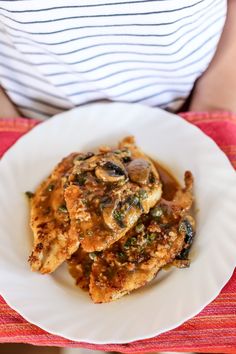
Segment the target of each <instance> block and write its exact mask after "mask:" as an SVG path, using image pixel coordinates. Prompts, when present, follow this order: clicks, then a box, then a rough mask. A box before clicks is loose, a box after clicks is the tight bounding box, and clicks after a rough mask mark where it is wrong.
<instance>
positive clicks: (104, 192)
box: [29, 137, 195, 303]
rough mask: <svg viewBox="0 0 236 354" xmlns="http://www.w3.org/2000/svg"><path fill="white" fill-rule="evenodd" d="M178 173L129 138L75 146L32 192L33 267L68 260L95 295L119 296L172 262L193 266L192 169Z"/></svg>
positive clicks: (45, 268)
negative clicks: (82, 148)
mask: <svg viewBox="0 0 236 354" xmlns="http://www.w3.org/2000/svg"><path fill="white" fill-rule="evenodd" d="M184 181H185V186H184V188H181V187H180V186H179V185H178V183H177V182H176V180H175V179H174V178H173V176H172V175H171V174H169V173H168V172H167V171H166V170H165V169H164V168H163V167H162V166H160V165H159V164H157V163H156V162H155V161H153V160H151V159H150V158H149V157H148V156H147V155H145V153H143V152H142V151H141V150H140V149H139V148H138V147H137V146H136V144H135V141H134V138H133V137H126V138H124V139H123V140H122V141H121V142H120V143H119V145H118V147H116V148H111V147H108V146H102V147H100V149H99V151H98V152H96V153H95V152H88V153H72V154H70V155H69V156H68V157H66V158H64V159H63V160H62V161H61V162H60V163H59V164H58V165H57V166H56V167H55V169H54V170H53V172H52V173H51V175H50V176H49V177H48V178H47V179H45V181H43V182H42V183H41V185H40V186H39V187H38V188H37V190H36V192H35V193H34V194H33V195H31V198H30V200H31V202H30V204H31V221H30V224H31V228H32V231H33V234H34V245H33V251H32V254H31V256H30V257H29V263H30V266H31V269H32V270H33V271H39V272H41V273H52V272H53V271H54V270H55V269H56V268H57V267H58V266H59V265H60V264H62V263H63V262H64V261H66V260H67V264H68V270H69V273H70V274H71V275H72V277H73V278H74V279H75V280H76V285H78V286H79V287H80V288H81V289H83V290H86V291H88V292H89V294H90V296H91V298H92V301H93V302H94V303H104V302H110V301H113V300H116V299H118V298H120V297H122V296H123V295H125V294H128V293H130V292H131V291H133V290H135V289H138V288H140V287H142V286H144V285H145V284H147V283H148V282H150V281H151V280H152V279H153V278H154V277H155V275H156V274H157V273H158V271H159V270H160V269H162V268H163V267H164V266H166V265H168V264H173V265H175V266H177V267H179V268H183V267H188V266H189V264H190V260H189V258H188V254H189V250H190V247H191V244H192V242H193V238H194V235H195V221H194V218H193V216H192V214H191V208H192V204H193V176H192V174H191V172H189V171H187V172H185V176H184Z"/></svg>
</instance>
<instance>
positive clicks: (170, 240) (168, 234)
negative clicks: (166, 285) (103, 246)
mask: <svg viewBox="0 0 236 354" xmlns="http://www.w3.org/2000/svg"><path fill="white" fill-rule="evenodd" d="M192 182H193V178H192V175H191V174H190V173H189V172H187V173H186V174H185V188H184V189H182V190H181V189H180V190H178V191H177V193H176V196H175V198H174V199H173V201H172V202H170V201H165V200H161V201H160V202H159V203H158V204H157V205H156V206H155V207H154V208H153V209H151V211H150V213H149V214H148V215H142V216H141V217H140V219H139V221H138V223H137V225H136V226H135V227H134V228H132V230H130V231H129V232H128V233H127V235H126V236H124V237H123V238H122V239H120V240H119V241H118V242H116V243H115V244H113V245H112V246H111V247H110V248H109V249H107V250H105V251H103V252H101V253H100V254H97V255H96V257H95V260H94V263H93V265H92V270H91V275H90V284H89V292H90V296H91V298H92V300H93V302H95V303H103V302H110V301H113V300H116V299H118V298H120V297H122V296H123V295H125V294H128V293H130V292H131V291H133V290H135V289H137V288H140V287H142V286H144V285H145V284H146V283H148V282H149V281H151V280H152V279H153V278H154V277H155V275H156V274H157V272H158V271H159V270H160V269H161V268H162V267H163V266H165V265H166V264H169V263H171V262H172V261H173V260H175V259H176V257H177V258H178V256H180V259H181V253H182V252H184V251H185V250H186V249H187V248H188V250H189V247H190V244H191V243H192V238H193V236H194V228H195V223H194V219H193V218H192V217H191V216H190V215H189V209H190V208H191V205H192V200H193V199H192ZM190 238H191V242H190ZM182 259H183V258H182Z"/></svg>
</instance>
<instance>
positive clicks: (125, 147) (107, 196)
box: [64, 138, 162, 252]
mask: <svg viewBox="0 0 236 354" xmlns="http://www.w3.org/2000/svg"><path fill="white" fill-rule="evenodd" d="M161 194H162V185H161V182H160V178H159V175H158V172H157V170H156V168H155V166H154V165H153V163H152V161H151V160H150V159H149V158H148V157H147V156H146V155H145V154H144V153H142V152H141V151H140V150H139V149H138V148H137V147H136V145H135V143H134V140H133V139H131V138H129V139H128V138H126V139H124V140H123V141H122V142H121V143H120V146H119V149H116V150H112V149H108V148H107V149H105V151H100V152H99V153H98V154H94V155H92V154H91V155H89V156H88V157H87V158H86V159H82V158H80V157H79V158H78V159H76V160H75V162H74V167H73V169H72V171H71V173H70V176H69V178H68V186H67V187H66V188H65V192H64V196H65V200H66V205H67V209H68V212H69V216H70V220H71V227H72V229H73V231H74V233H75V234H76V235H77V236H78V238H79V240H80V242H81V245H82V247H83V249H84V250H85V251H86V252H94V251H102V250H104V249H106V248H107V247H109V246H110V245H111V244H113V243H114V242H115V241H117V240H119V238H121V237H122V236H124V235H125V234H126V233H127V231H129V229H130V228H131V227H132V226H133V225H134V224H135V223H136V222H137V220H138V218H139V217H140V215H142V214H143V213H144V214H146V213H148V212H149V210H150V208H152V207H153V206H154V205H155V204H156V203H157V201H158V200H160V198H161Z"/></svg>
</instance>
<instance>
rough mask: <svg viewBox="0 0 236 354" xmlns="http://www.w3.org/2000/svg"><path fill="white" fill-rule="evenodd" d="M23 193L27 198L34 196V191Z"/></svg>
mask: <svg viewBox="0 0 236 354" xmlns="http://www.w3.org/2000/svg"><path fill="white" fill-rule="evenodd" d="M25 195H26V197H27V198H29V199H31V198H33V197H34V193H33V192H30V191H26V192H25Z"/></svg>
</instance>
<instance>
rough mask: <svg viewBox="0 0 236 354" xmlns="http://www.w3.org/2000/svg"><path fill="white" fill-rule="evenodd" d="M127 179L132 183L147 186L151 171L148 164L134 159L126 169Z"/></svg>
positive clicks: (142, 160)
mask: <svg viewBox="0 0 236 354" xmlns="http://www.w3.org/2000/svg"><path fill="white" fill-rule="evenodd" d="M126 169H127V171H128V175H129V178H130V180H131V181H132V182H135V183H139V184H147V183H148V182H149V175H150V171H151V165H150V163H149V162H148V161H147V160H145V159H142V158H139V159H134V160H133V161H131V162H130V163H129V164H128V166H127V167H126Z"/></svg>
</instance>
